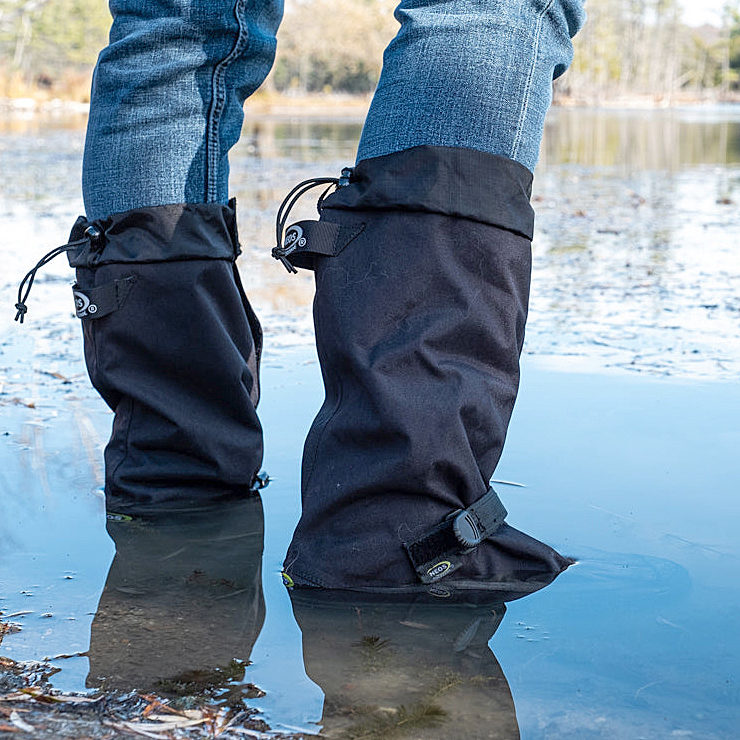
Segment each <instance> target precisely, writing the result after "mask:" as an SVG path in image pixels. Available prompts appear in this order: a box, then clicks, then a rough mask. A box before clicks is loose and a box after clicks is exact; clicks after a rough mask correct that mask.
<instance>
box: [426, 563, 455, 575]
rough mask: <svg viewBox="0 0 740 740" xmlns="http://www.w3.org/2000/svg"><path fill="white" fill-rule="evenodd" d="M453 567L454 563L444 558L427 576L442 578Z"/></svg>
mask: <svg viewBox="0 0 740 740" xmlns="http://www.w3.org/2000/svg"><path fill="white" fill-rule="evenodd" d="M451 567H452V563H451V562H450V561H449V560H442V561H440V562H439V563H437V564H436V565H433V566H432V567H431V568H430V569H429V570H428V571H427V576H428V577H429V578H441V577H442V576H443V575H444V574H445V573H447V571H448V570H449V569H450V568H451Z"/></svg>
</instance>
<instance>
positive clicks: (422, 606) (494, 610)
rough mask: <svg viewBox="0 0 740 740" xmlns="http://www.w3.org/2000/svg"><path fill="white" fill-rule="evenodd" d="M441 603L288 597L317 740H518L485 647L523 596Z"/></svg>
mask: <svg viewBox="0 0 740 740" xmlns="http://www.w3.org/2000/svg"><path fill="white" fill-rule="evenodd" d="M539 585H540V586H542V585H544V584H542V583H540V584H539ZM533 590H534V589H533ZM438 593H439V596H434V595H432V594H424V595H418V596H416V597H408V598H406V599H405V600H403V601H399V600H394V601H390V600H389V598H388V597H387V596H377V597H374V596H372V595H368V594H347V593H340V592H330V591H329V592H327V591H323V592H322V591H319V590H317V589H301V588H295V589H293V590H292V591H291V600H292V604H293V613H294V615H295V618H296V621H297V622H298V625H299V626H300V629H301V632H302V634H303V657H304V662H305V668H306V673H307V674H308V675H309V676H310V677H311V679H312V680H313V681H315V682H316V683H317V684H318V685H319V686H320V687H321V689H322V690H323V692H324V696H325V699H324V711H323V717H322V720H321V723H322V725H323V732H322V736H326V737H329V738H347V739H349V738H359V737H361V738H378V740H380V739H381V738H383V739H385V738H389V737H393V738H414V739H415V740H417V739H421V738H423V739H424V740H433V739H436V738H439V739H440V740H443V739H444V740H457V739H459V738H465V739H466V740H478V739H482V738H487V739H489V740H490V739H491V738H496V739H498V740H515V739H518V738H519V725H518V723H517V719H516V712H515V709H514V701H513V699H512V695H511V690H510V689H509V685H508V683H507V681H506V678H505V677H504V674H503V671H502V670H501V666H500V665H499V664H498V662H497V660H496V658H495V657H494V655H493V653H492V652H491V650H490V648H489V647H488V641H489V640H490V638H491V637H492V636H493V634H494V632H495V631H496V630H497V629H498V626H499V624H500V623H501V620H502V619H503V616H504V613H505V612H506V606H505V602H506V601H510V600H512V599H514V598H519V597H521V596H523V595H524V594H523V593H522V592H521V591H520V592H518V593H498V594H496V593H494V592H490V591H488V592H485V593H483V592H479V593H475V592H467V593H465V594H464V595H461V594H458V595H455V594H454V593H446V592H445V590H442V589H440V590H439V591H438Z"/></svg>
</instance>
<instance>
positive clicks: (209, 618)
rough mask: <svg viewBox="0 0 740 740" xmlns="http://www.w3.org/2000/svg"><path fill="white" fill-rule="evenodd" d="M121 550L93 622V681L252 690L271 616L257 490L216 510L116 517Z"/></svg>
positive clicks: (219, 691) (175, 690)
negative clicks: (248, 680) (252, 664)
mask: <svg viewBox="0 0 740 740" xmlns="http://www.w3.org/2000/svg"><path fill="white" fill-rule="evenodd" d="M107 529H108V533H109V534H110V536H111V537H112V538H113V540H114V542H115V544H116V555H115V558H114V560H113V563H112V564H111V567H110V571H109V573H108V579H107V581H106V584H105V589H104V590H103V594H102V596H101V597H100V603H99V604H98V610H97V612H96V615H95V618H94V620H93V624H92V633H91V639H90V650H89V659H90V673H89V675H88V677H87V686H88V687H90V688H98V687H104V688H105V689H119V690H138V691H154V692H156V693H158V694H160V695H162V694H163V695H170V696H171V695H188V696H190V695H201V694H205V693H207V694H209V695H210V696H215V695H218V696H219V697H220V698H221V699H222V700H224V701H225V702H226V703H229V704H231V703H234V701H238V700H239V699H240V698H247V697H249V696H252V695H254V691H255V690H254V689H253V687H251V688H250V686H246V685H242V686H240V684H242V683H243V681H244V673H245V666H246V665H248V663H249V656H250V653H251V651H252V647H253V646H254V643H255V641H256V640H257V637H258V635H259V633H260V630H261V628H262V624H263V622H264V618H265V603H264V596H263V593H262V549H263V540H264V518H263V511H262V502H261V500H260V498H259V496H257V495H254V496H252V497H250V498H248V499H245V500H241V501H238V502H230V503H228V504H225V505H221V506H219V507H218V508H216V507H214V508H213V509H212V510H211V511H207V512H197V513H187V514H186V513H180V514H168V515H167V517H161V518H157V519H146V520H145V519H128V518H118V519H113V518H109V520H108V524H107Z"/></svg>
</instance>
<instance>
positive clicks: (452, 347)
mask: <svg viewBox="0 0 740 740" xmlns="http://www.w3.org/2000/svg"><path fill="white" fill-rule="evenodd" d="M475 156H477V153H467V154H466V155H465V156H464V157H461V155H460V154H459V153H455V154H454V156H452V159H451V161H450V162H449V163H448V166H446V167H443V168H440V167H439V166H437V162H438V160H439V157H440V153H439V152H435V159H434V162H433V164H434V166H432V167H430V169H429V170H428V172H429V174H428V177H430V178H432V179H434V178H436V177H438V176H439V172H440V171H443V172H445V177H446V178H447V181H446V182H443V183H436V184H433V185H432V184H428V183H426V181H425V180H424V178H423V172H425V171H426V170H425V169H424V167H423V166H422V165H423V162H422V163H419V162H417V166H415V167H414V168H413V169H412V170H410V171H408V172H406V171H405V170H404V169H403V162H404V160H405V153H401V154H400V156H399V160H398V162H396V163H395V165H394V166H393V167H391V171H392V172H393V173H394V178H393V186H392V188H391V189H390V190H389V192H388V193H386V194H385V195H382V190H383V186H382V183H384V182H386V180H387V178H386V174H385V172H386V167H387V166H388V164H389V158H388V157H380V158H378V160H369V161H368V162H367V163H365V164H364V170H365V174H364V175H363V177H362V179H361V180H360V181H359V183H357V182H354V181H353V182H352V183H351V184H350V185H348V186H346V187H343V188H340V189H339V190H338V191H337V193H335V194H333V195H332V196H329V197H328V198H327V199H326V200H325V207H324V209H323V211H322V216H321V220H322V221H324V220H326V221H331V222H335V223H338V224H340V225H342V226H345V227H351V226H353V225H355V226H358V225H359V224H364V225H365V228H364V230H363V231H362V233H361V234H359V235H358V236H357V237H356V238H355V239H353V240H352V242H351V243H349V244H348V245H347V246H346V247H345V248H344V249H343V250H342V251H341V252H340V253H339V254H338V255H337V256H335V257H324V256H316V257H315V263H314V264H315V276H316V297H315V301H314V321H315V326H316V342H317V348H318V353H319V360H320V363H321V369H322V374H323V379H324V385H325V390H326V399H325V401H324V404H323V406H322V408H321V410H320V411H319V413H318V416H317V417H316V419H315V421H314V423H313V425H312V427H311V430H310V431H309V434H308V438H307V440H306V445H305V449H304V456H303V470H302V474H303V483H302V505H303V509H302V516H301V519H300V521H299V523H298V525H297V528H296V531H295V533H294V536H293V540H292V542H291V545H290V548H289V550H288V553H287V556H286V559H285V565H284V568H285V572H286V574H287V575H288V576H289V578H290V579H292V580H293V582H294V583H296V584H303V585H309V586H320V587H324V588H333V589H358V590H383V589H390V590H393V589H398V588H401V589H404V588H418V587H420V583H419V581H418V579H417V577H416V574H415V572H414V570H413V568H412V567H411V563H410V561H409V559H408V557H407V556H406V553H405V551H404V549H403V545H404V543H405V542H410V541H413V540H414V539H416V538H418V537H419V536H421V535H423V534H425V533H427V532H428V531H429V530H430V529H432V528H433V527H434V526H435V525H437V524H438V523H440V522H441V521H442V520H443V519H444V518H445V517H446V516H447V515H449V514H450V513H451V512H453V511H454V510H456V509H459V508H466V507H467V506H469V505H470V504H472V503H473V502H474V501H476V500H477V499H479V498H480V497H481V496H483V495H484V494H485V493H486V491H487V489H488V481H489V479H490V478H491V476H492V474H493V471H494V469H495V467H496V464H497V463H498V460H499V457H500V455H501V451H502V448H503V444H504V439H505V436H506V430H507V426H508V423H509V418H510V416H511V412H512V408H513V405H514V401H515V398H516V393H517V388H518V383H519V354H520V352H521V348H522V342H523V340H524V324H525V320H526V313H527V302H528V291H529V279H530V263H531V257H530V242H529V240H528V239H527V238H526V237H524V236H522V235H520V234H517V233H514V232H513V231H511V230H509V229H504V228H500V227H497V226H492V225H490V224H489V223H484V222H482V221H479V220H472V219H468V218H461V217H457V216H447V215H443V214H441V213H438V212H436V211H435V212H424V211H408V210H406V209H405V208H404V207H401V206H398V207H397V206H396V204H394V203H393V194H394V193H407V192H419V193H423V192H426V191H431V190H433V191H434V192H435V193H436V196H435V197H441V196H440V195H439V194H440V193H441V192H443V190H444V189H445V186H446V188H447V190H448V191H449V192H450V193H457V194H459V198H457V200H458V201H463V200H464V201H466V202H469V203H470V204H471V206H472V210H475V211H477V212H478V213H481V212H482V211H483V210H484V209H485V207H486V204H488V203H490V202H493V201H495V199H496V198H495V193H490V192H485V193H480V188H478V187H477V186H476V185H475V184H473V183H471V182H470V181H469V179H468V174H469V172H468V170H466V171H465V172H463V173H460V177H457V176H456V170H455V169H454V166H455V162H457V161H459V160H460V159H461V158H462V159H469V158H470V157H475ZM389 157H390V158H391V159H392V158H393V155H389ZM500 159H501V158H497V157H491V156H490V155H486V156H484V157H482V158H481V160H480V161H479V162H478V171H481V170H484V169H485V167H486V166H489V167H494V168H497V171H495V172H489V173H487V176H486V177H484V178H483V180H482V182H484V183H486V182H494V181H497V180H499V179H503V180H506V178H507V177H508V175H507V173H508V172H509V170H510V168H509V167H508V166H505V167H504V168H503V169H501V170H498V168H499V165H500ZM381 160H382V161H381ZM376 171H377V172H378V175H379V183H380V184H379V183H376V182H375V180H374V175H375V173H376ZM515 187H516V183H514V184H510V187H509V188H508V189H509V190H511V189H515ZM371 191H379V195H378V196H377V198H375V200H376V201H381V200H383V199H384V198H385V200H386V201H387V202H388V203H389V204H390V206H389V208H388V209H387V210H382V209H372V210H369V209H359V208H357V209H355V210H353V209H351V208H349V207H346V206H347V204H350V203H353V202H364V201H363V200H362V198H363V193H367V192H371ZM479 196H480V197H479ZM338 201H339V202H340V203H341V208H335V207H334V206H335V205H336V204H337V202H338ZM520 206H521V203H520ZM435 208H436V206H435ZM570 562H571V561H569V560H567V559H566V558H563V557H562V556H560V555H559V554H558V553H556V552H555V551H554V550H552V549H551V548H549V547H547V546H546V545H544V544H542V543H541V542H539V541H537V540H535V539H533V538H531V537H528V536H527V535H525V534H523V533H522V532H519V531H518V530H516V529H514V528H513V527H511V526H509V525H507V524H504V525H503V526H502V527H501V529H499V530H498V531H497V532H496V533H495V534H494V535H493V536H491V537H489V538H488V539H487V540H485V541H484V542H483V543H482V544H481V545H479V546H478V547H477V548H476V549H475V550H473V551H472V552H470V553H468V554H466V555H463V556H462V557H461V559H460V563H459V565H457V564H456V568H455V570H454V572H453V573H451V574H450V575H449V576H448V577H447V578H445V579H443V580H442V581H440V583H446V582H448V581H454V582H455V583H457V584H458V585H459V584H465V583H468V584H470V585H471V586H475V587H477V588H480V587H481V586H483V585H486V586H487V587H490V588H498V589H500V588H501V587H502V584H506V583H509V582H511V581H512V580H517V579H520V578H522V577H523V575H522V574H528V576H527V577H531V576H536V575H537V574H548V573H553V572H554V573H557V572H560V571H561V570H563V569H564V568H565V567H567V565H568V564H569V563H570Z"/></svg>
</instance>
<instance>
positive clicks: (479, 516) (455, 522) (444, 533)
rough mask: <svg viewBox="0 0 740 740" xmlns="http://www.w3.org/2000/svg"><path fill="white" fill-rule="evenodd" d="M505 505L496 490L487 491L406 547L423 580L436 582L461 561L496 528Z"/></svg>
mask: <svg viewBox="0 0 740 740" xmlns="http://www.w3.org/2000/svg"><path fill="white" fill-rule="evenodd" d="M506 513H507V512H506V509H505V507H504V505H503V504H502V503H501V500H500V499H499V497H498V494H497V493H496V491H494V490H493V488H489V489H488V491H487V493H486V494H485V495H484V496H482V497H481V498H479V499H478V500H477V501H476V502H475V503H474V504H472V505H471V506H469V507H468V508H467V509H458V510H457V511H454V512H452V513H451V514H450V515H449V516H448V517H446V518H445V519H444V521H442V522H440V523H439V524H438V525H436V526H435V527H434V528H432V529H431V530H429V531H428V532H426V533H425V534H423V535H422V536H421V537H417V538H416V539H415V540H412V541H411V542H404V543H403V547H404V549H405V550H406V553H407V554H408V556H409V559H410V560H411V564H412V565H413V566H414V570H415V571H416V574H417V575H418V576H419V579H420V580H421V582H422V583H433V582H434V581H438V580H439V579H440V578H443V577H444V576H446V575H449V574H450V573H452V572H453V571H454V570H456V569H457V568H458V567H459V566H460V565H461V556H462V555H464V554H465V553H467V552H470V550H473V549H474V548H475V547H477V546H478V545H479V544H480V543H481V542H482V541H483V540H484V539H486V538H487V537H490V536H491V535H493V534H494V533H495V532H497V531H498V530H499V529H500V528H501V525H502V524H503V523H504V519H505V518H506Z"/></svg>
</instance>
